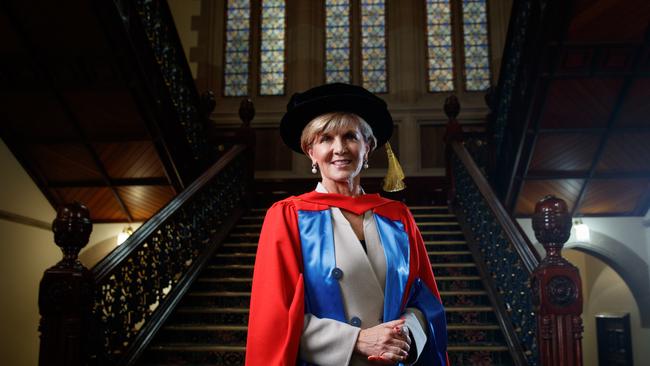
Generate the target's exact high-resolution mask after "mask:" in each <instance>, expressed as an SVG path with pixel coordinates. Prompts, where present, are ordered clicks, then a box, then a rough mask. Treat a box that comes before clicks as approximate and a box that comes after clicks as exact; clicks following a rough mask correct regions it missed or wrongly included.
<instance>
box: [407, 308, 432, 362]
mask: <svg viewBox="0 0 650 366" xmlns="http://www.w3.org/2000/svg"><path fill="white" fill-rule="evenodd" d="M404 318H405V319H406V326H407V327H408V329H409V331H410V333H411V350H412V349H413V347H415V348H416V351H417V357H415V360H413V363H415V362H417V360H418V358H420V354H421V353H422V350H423V349H424V345H425V344H426V343H427V332H426V330H425V329H426V328H425V327H426V326H427V324H428V323H427V322H426V320H425V319H424V315H422V312H421V311H420V310H418V309H417V308H406V310H405V311H404ZM409 365H410V364H409Z"/></svg>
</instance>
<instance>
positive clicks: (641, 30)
mask: <svg viewBox="0 0 650 366" xmlns="http://www.w3.org/2000/svg"><path fill="white" fill-rule="evenodd" d="M574 5H575V7H574V9H573V10H572V13H571V17H570V21H569V22H568V28H567V31H566V32H564V33H563V35H562V36H561V37H560V39H553V40H552V41H548V42H547V43H546V44H544V45H543V46H542V47H544V50H543V52H542V55H544V57H543V60H542V61H541V63H540V65H541V67H539V68H538V72H537V75H535V78H536V79H535V81H534V86H533V92H532V95H533V99H532V100H531V101H530V105H531V108H530V110H529V111H530V112H529V113H528V114H527V116H526V121H525V123H526V126H527V128H526V129H525V136H524V143H523V146H522V148H521V155H520V159H519V161H518V164H517V165H516V170H515V174H514V177H513V179H512V180H511V182H510V187H509V190H508V194H507V197H506V203H507V205H508V206H509V207H510V208H511V209H512V210H513V211H514V214H515V215H517V216H529V215H531V214H532V212H533V208H534V204H535V202H537V201H538V200H539V199H540V198H541V197H543V196H544V195H546V194H551V193H552V194H555V195H557V196H559V197H561V198H563V199H564V200H565V201H567V203H568V205H569V208H570V210H571V212H572V214H573V215H574V216H619V215H635V216H643V215H645V213H646V212H647V210H648V207H649V204H650V2H648V1H624V2H621V1H614V0H599V1H576V2H575V3H574ZM558 26H560V27H561V26H562V25H559V24H558Z"/></svg>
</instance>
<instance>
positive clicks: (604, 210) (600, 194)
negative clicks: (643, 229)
mask: <svg viewBox="0 0 650 366" xmlns="http://www.w3.org/2000/svg"><path fill="white" fill-rule="evenodd" d="M648 189H650V180H648V179H617V180H592V181H591V182H589V185H588V186H587V190H586V191H585V196H584V198H583V199H582V202H581V203H580V207H579V210H578V213H579V214H583V215H590V214H598V215H602V216H607V215H608V214H609V215H620V214H631V213H633V212H634V210H635V208H636V206H637V202H638V201H639V200H640V199H641V198H643V197H644V195H645V194H646V192H647V191H648Z"/></svg>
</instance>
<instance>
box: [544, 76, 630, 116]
mask: <svg viewBox="0 0 650 366" xmlns="http://www.w3.org/2000/svg"><path fill="white" fill-rule="evenodd" d="M622 85H623V79H621V78H607V79H604V78H601V79H596V78H593V79H557V80H553V81H551V83H550V85H549V89H548V95H547V100H546V105H545V109H544V112H543V115H542V120H541V127H542V128H583V127H589V128H594V127H605V125H606V124H607V120H608V118H609V116H610V115H611V114H612V109H613V108H614V104H615V102H616V97H617V96H618V94H619V91H620V89H621V86H622Z"/></svg>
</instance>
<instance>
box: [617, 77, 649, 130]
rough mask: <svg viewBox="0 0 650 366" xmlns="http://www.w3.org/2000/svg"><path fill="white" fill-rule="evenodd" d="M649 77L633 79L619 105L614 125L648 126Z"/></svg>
mask: <svg viewBox="0 0 650 366" xmlns="http://www.w3.org/2000/svg"><path fill="white" fill-rule="evenodd" d="M649 100H650V78H647V77H646V78H640V79H637V80H635V81H634V82H633V83H632V86H631V87H630V90H629V91H628V95H627V97H626V98H625V101H624V102H623V105H622V106H621V111H620V112H619V115H618V119H617V120H616V124H615V126H616V127H619V126H620V127H650V103H648V101H649Z"/></svg>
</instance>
